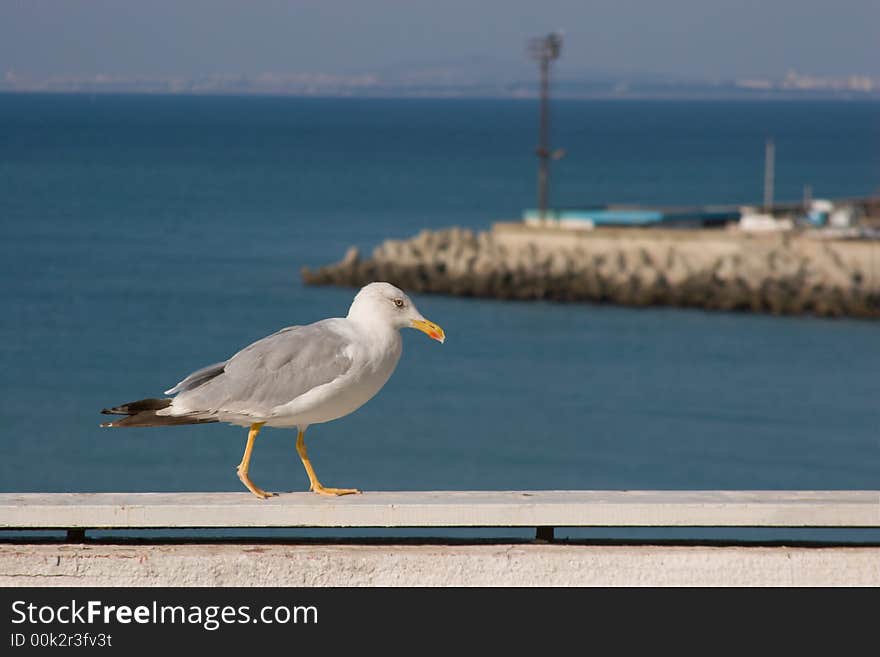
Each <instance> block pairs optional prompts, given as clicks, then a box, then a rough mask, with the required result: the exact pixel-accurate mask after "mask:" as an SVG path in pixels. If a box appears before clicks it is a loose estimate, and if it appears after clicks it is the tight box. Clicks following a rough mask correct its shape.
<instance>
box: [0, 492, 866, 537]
mask: <svg viewBox="0 0 880 657" xmlns="http://www.w3.org/2000/svg"><path fill="white" fill-rule="evenodd" d="M590 526H593V527H603V526H604V527H608V526H617V527H626V526H629V527H701V526H702V527H880V492H878V491H869V490H865V491H674V490H665V491H664V490H659V491H657V490H655V491H650V490H648V491H638V490H633V491H613V490H606V491H436V492H424V491H419V492H405V491H401V492H367V493H364V494H363V495H351V496H345V497H338V498H333V497H331V498H328V497H321V496H319V495H314V494H312V493H284V494H281V495H279V496H277V497H273V498H270V499H268V500H259V499H257V498H255V497H254V496H253V495H251V494H249V493H246V492H242V493H6V494H0V528H3V529H48V528H57V529H80V528H85V529H87V528H116V529H128V528H165V527H170V528H178V527H590Z"/></svg>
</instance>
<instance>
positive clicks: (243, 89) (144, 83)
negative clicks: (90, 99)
mask: <svg viewBox="0 0 880 657" xmlns="http://www.w3.org/2000/svg"><path fill="white" fill-rule="evenodd" d="M452 77H453V79H451V80H449V79H446V78H443V77H442V76H441V77H439V78H436V77H431V76H419V75H411V76H402V77H401V76H398V77H388V78H385V77H381V76H378V75H373V74H363V75H332V74H323V73H297V74H276V73H263V74H258V75H211V76H203V77H198V78H185V77H167V78H164V77H136V78H128V77H118V76H108V75H93V76H83V77H48V78H35V77H28V76H23V75H19V74H16V73H15V72H12V71H9V72H7V73H6V74H5V75H3V76H2V77H0V93H3V92H6V93H65V94H149V95H198V96H290V97H324V98H438V99H439V98H449V99H455V98H461V99H469V98H474V99H479V98H485V99H534V98H537V95H538V88H537V84H536V82H535V81H533V80H531V79H525V80H521V79H515V78H503V77H496V76H477V77H474V78H468V77H466V76H465V77H461V76H452ZM553 97H554V99H557V100H566V99H568V100H726V101H729V100H769V101H772V100H790V101H795V100H807V101H811V100H812V101H815V100H844V101H852V100H880V78H873V77H870V76H865V75H846V76H840V77H817V76H810V75H802V74H799V73H795V72H790V73H789V74H787V75H786V76H785V77H783V78H779V79H774V78H749V79H729V80H699V79H678V78H666V77H662V76H656V77H654V76H632V77H623V76H621V77H618V76H613V75H610V74H604V75H599V76H596V77H585V78H565V77H561V78H559V79H558V80H554V83H553Z"/></svg>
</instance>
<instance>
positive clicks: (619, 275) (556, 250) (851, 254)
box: [301, 223, 880, 318]
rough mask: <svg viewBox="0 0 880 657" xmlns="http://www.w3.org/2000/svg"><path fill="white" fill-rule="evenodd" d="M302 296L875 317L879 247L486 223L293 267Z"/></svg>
mask: <svg viewBox="0 0 880 657" xmlns="http://www.w3.org/2000/svg"><path fill="white" fill-rule="evenodd" d="M301 273H302V277H303V280H304V282H305V283H307V284H310V285H342V286H350V287H359V286H361V285H364V284H366V283H368V282H370V281H374V280H384V281H388V282H391V283H394V284H395V285H398V286H399V287H402V288H404V289H406V290H408V291H412V292H415V293H440V294H451V295H461V296H476V297H492V298H499V299H522V300H535V299H546V300H554V301H590V302H597V303H615V304H622V305H631V306H649V305H672V306H686V307H698V308H705V309H714V310H743V311H753V312H770V313H776V314H815V315H820V316H850V317H875V318H876V317H880V242H865V241H843V240H833V241H832V240H820V239H815V238H811V237H808V236H804V235H795V234H789V235H747V234H743V233H740V232H736V231H726V230H663V229H645V230H640V229H601V230H595V231H578V230H565V229H560V228H555V227H553V228H535V227H528V226H524V225H522V224H520V223H502V224H496V225H495V226H494V227H493V228H492V230H490V231H481V232H474V231H470V230H467V229H461V228H449V229H444V230H437V231H429V230H425V231H422V232H421V233H419V234H418V235H416V236H415V237H413V238H411V239H405V240H386V241H384V242H383V243H381V244H380V245H379V246H377V247H376V248H375V249H374V251H373V253H372V255H371V256H370V257H367V258H364V257H362V256H361V254H360V253H359V251H358V250H357V249H356V248H354V247H352V248H351V249H349V251H348V253H346V255H345V257H344V258H343V259H342V260H341V261H339V262H338V263H335V264H331V265H327V266H324V267H319V268H317V269H314V270H312V269H309V268H303V270H302V272H301Z"/></svg>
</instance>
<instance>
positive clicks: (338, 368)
mask: <svg viewBox="0 0 880 657" xmlns="http://www.w3.org/2000/svg"><path fill="white" fill-rule="evenodd" d="M333 324H334V320H324V321H321V322H316V323H314V324H309V325H308V326H291V327H289V328H286V329H282V330H280V331H278V332H277V333H273V334H272V335H270V336H267V337H265V338H263V339H262V340H258V341H257V342H254V343H253V344H251V345H249V346H247V347H245V348H244V349H242V350H241V351H239V352H238V353H237V354H235V356H233V357H232V358H230V359H229V360H228V361H226V363H223V364H222V365H223V367H222V370H221V371H219V372H217V373H216V374H214V375H213V376H211V372H213V371H214V370H212V369H211V368H217V367H218V366H220V365H221V363H218V364H217V365H214V366H211V367H209V368H204V369H202V370H199V371H198V372H194V373H193V374H191V375H190V376H188V377H187V378H186V379H184V380H183V381H182V382H181V383H180V384H178V386H177V387H180V388H181V392H180V394H179V395H178V396H177V398H176V399H175V400H174V405H175V406H176V407H179V408H181V407H182V408H186V409H187V411H188V412H196V413H214V412H218V411H220V412H225V413H236V414H243V415H253V416H259V417H268V416H269V415H271V413H272V410H273V409H274V408H276V407H277V406H280V405H282V404H286V403H288V402H290V401H292V400H294V399H296V398H297V397H299V396H300V395H302V394H303V393H305V392H308V391H309V390H311V389H312V388H316V387H318V386H321V385H324V384H325V383H330V382H331V381H333V380H334V379H337V378H339V377H340V376H342V375H344V374H345V373H346V372H347V371H348V370H349V368H350V367H351V358H350V356H349V355H348V354H347V353H346V352H345V349H346V346H348V341H347V340H346V339H345V337H344V336H343V335H341V334H340V333H339V332H338V331H336V330H334V326H333ZM201 373H205V374H204V375H203V376H208V377H209V378H207V379H206V380H204V381H203V382H202V383H201V384H200V385H197V386H195V387H191V388H185V387H181V386H184V384H185V383H186V382H187V381H188V380H189V379H194V380H195V379H197V378H198V376H197V375H200V374H201Z"/></svg>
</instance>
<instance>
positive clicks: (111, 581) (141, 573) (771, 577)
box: [0, 544, 880, 586]
mask: <svg viewBox="0 0 880 657" xmlns="http://www.w3.org/2000/svg"><path fill="white" fill-rule="evenodd" d="M487 585H488V586H880V548H877V547H828V548H802V547H795V548H791V547H706V546H651V545H645V546H589V545H530V544H516V545H501V544H498V545H382V546H375V545H278V544H269V545H254V544H198V545H197V544H184V545H147V546H144V545H138V546H126V545H88V544H86V545H22V544H5V545H0V586H487Z"/></svg>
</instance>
